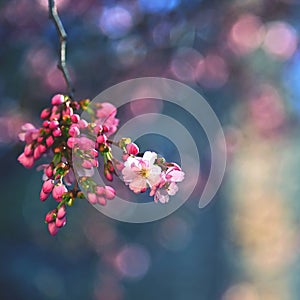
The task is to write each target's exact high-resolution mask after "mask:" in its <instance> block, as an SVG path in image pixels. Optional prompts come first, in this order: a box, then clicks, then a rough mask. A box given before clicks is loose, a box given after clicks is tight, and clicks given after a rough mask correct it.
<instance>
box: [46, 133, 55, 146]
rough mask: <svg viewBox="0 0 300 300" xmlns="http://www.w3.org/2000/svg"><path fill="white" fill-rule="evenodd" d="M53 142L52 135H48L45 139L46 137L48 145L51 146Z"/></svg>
mask: <svg viewBox="0 0 300 300" xmlns="http://www.w3.org/2000/svg"><path fill="white" fill-rule="evenodd" d="M53 143H54V139H53V137H52V135H50V136H48V137H47V139H46V144H47V146H48V147H51V146H52V145H53Z"/></svg>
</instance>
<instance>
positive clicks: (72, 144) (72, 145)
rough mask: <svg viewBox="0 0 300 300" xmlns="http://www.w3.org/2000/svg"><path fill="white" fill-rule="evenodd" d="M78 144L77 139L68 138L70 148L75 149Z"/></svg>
mask: <svg viewBox="0 0 300 300" xmlns="http://www.w3.org/2000/svg"><path fill="white" fill-rule="evenodd" d="M75 144H76V138H74V137H70V138H68V141H67V145H68V147H69V148H73V147H74V146H75Z"/></svg>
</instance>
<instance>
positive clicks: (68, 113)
mask: <svg viewBox="0 0 300 300" xmlns="http://www.w3.org/2000/svg"><path fill="white" fill-rule="evenodd" d="M62 115H63V116H69V117H70V116H72V115H73V108H72V107H67V108H66V109H65V110H64V111H63V112H62Z"/></svg>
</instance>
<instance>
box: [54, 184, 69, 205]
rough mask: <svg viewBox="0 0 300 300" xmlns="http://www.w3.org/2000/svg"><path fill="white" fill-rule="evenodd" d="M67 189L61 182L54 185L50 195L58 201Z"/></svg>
mask: <svg viewBox="0 0 300 300" xmlns="http://www.w3.org/2000/svg"><path fill="white" fill-rule="evenodd" d="M67 191H68V190H67V188H66V187H65V186H64V185H63V184H60V185H56V186H55V187H54V188H53V190H52V196H53V198H54V199H55V200H56V201H57V202H60V201H61V200H62V196H63V194H64V193H66V192H67Z"/></svg>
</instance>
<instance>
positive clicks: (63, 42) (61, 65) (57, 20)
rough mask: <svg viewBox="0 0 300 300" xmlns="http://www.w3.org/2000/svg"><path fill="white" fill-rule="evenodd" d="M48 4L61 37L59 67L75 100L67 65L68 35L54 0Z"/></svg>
mask: <svg viewBox="0 0 300 300" xmlns="http://www.w3.org/2000/svg"><path fill="white" fill-rule="evenodd" d="M48 4H49V18H50V19H52V20H53V23H54V25H55V28H56V31H57V34H58V36H59V42H60V55H59V63H58V65H57V67H58V68H59V69H60V70H61V72H62V73H63V76H64V79H65V81H66V84H67V89H68V94H69V96H70V98H73V94H74V88H73V86H72V81H71V78H70V74H69V71H68V68H67V65H66V46H67V33H66V31H65V29H64V26H63V24H62V22H61V19H60V17H59V15H58V13H57V9H56V6H55V2H54V0H48Z"/></svg>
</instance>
